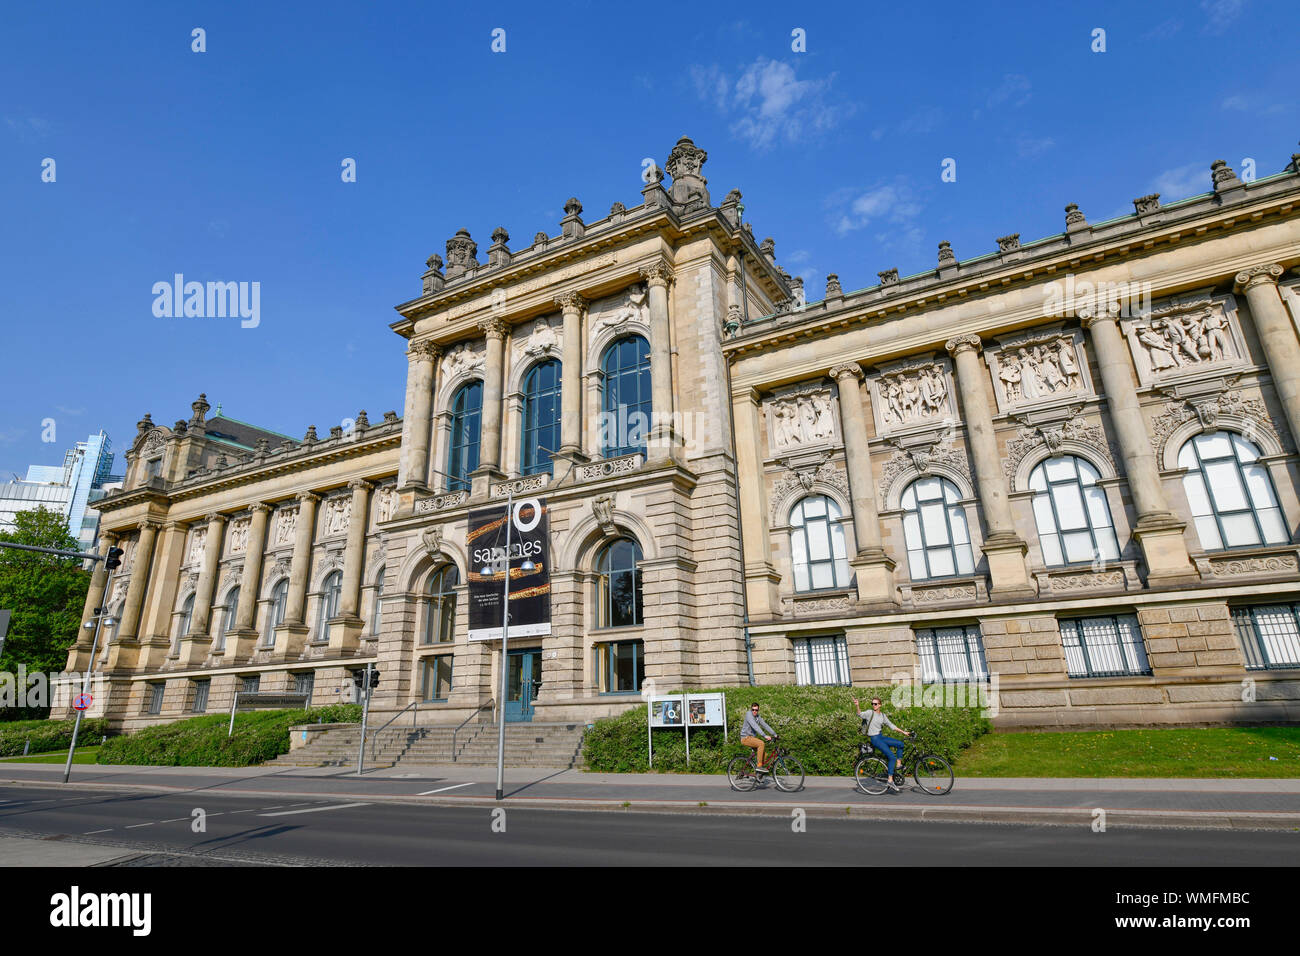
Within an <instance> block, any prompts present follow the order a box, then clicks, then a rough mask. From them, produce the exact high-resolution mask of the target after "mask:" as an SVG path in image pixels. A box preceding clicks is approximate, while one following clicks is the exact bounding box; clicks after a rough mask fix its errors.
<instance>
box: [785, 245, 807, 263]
mask: <svg viewBox="0 0 1300 956" xmlns="http://www.w3.org/2000/svg"><path fill="white" fill-rule="evenodd" d="M811 258H812V253H810V252H809V251H808V250H807V249H796V250H795V251H794V252H792V253H790V255H788V256H786V261H787V262H789V263H790V264H791V265H796V266H797V265H800V264H802V263H805V262H807V261H808V260H809V259H811Z"/></svg>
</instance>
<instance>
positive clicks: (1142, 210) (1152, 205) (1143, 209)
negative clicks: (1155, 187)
mask: <svg viewBox="0 0 1300 956" xmlns="http://www.w3.org/2000/svg"><path fill="white" fill-rule="evenodd" d="M1159 208H1160V194H1159V193H1151V194H1150V195H1149V196H1138V198H1137V199H1134V200H1133V211H1134V212H1136V213H1137V214H1138V215H1139V216H1145V215H1147V214H1148V213H1152V212H1155V211H1156V210H1158V209H1159Z"/></svg>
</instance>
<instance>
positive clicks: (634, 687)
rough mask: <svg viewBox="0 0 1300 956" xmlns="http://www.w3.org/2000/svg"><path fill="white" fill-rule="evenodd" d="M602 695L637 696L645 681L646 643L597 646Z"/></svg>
mask: <svg viewBox="0 0 1300 956" xmlns="http://www.w3.org/2000/svg"><path fill="white" fill-rule="evenodd" d="M596 651H597V657H598V660H599V666H600V692H601V693H602V694H635V693H636V692H637V691H639V690H640V689H641V681H642V680H644V679H645V643H644V642H643V641H618V642H614V643H609V644H598V645H597V646H596Z"/></svg>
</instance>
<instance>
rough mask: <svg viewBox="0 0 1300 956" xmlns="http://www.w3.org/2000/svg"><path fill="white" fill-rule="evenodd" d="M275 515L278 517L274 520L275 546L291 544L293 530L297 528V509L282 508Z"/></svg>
mask: <svg viewBox="0 0 1300 956" xmlns="http://www.w3.org/2000/svg"><path fill="white" fill-rule="evenodd" d="M276 514H277V515H278V517H277V518H276V519H275V544H276V545H277V546H279V545H285V544H293V535H294V530H295V529H296V528H297V526H298V509H297V508H282V509H280V510H279V511H277V512H276Z"/></svg>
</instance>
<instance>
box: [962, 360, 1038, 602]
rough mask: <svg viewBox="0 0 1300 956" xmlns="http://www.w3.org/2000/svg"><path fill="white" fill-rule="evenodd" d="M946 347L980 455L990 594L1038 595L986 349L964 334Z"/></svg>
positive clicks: (978, 479)
mask: <svg viewBox="0 0 1300 956" xmlns="http://www.w3.org/2000/svg"><path fill="white" fill-rule="evenodd" d="M944 348H946V349H947V350H948V351H949V352H950V353H951V354H952V356H953V362H954V363H955V364H956V366H957V388H958V391H960V392H961V405H962V417H963V422H964V424H965V426H966V443H967V445H968V446H969V448H970V452H971V457H972V458H973V459H974V466H975V483H976V486H977V488H978V491H979V497H980V511H981V513H982V514H983V515H984V527H985V535H984V556H985V557H986V558H987V559H988V564H989V577H990V578H991V583H990V588H989V590H990V593H991V594H993V595H994V596H995V597H1003V596H1024V597H1028V596H1033V595H1034V594H1036V593H1037V591H1036V588H1035V587H1034V584H1033V581H1032V579H1031V578H1030V577H1029V571H1028V569H1027V568H1026V566H1025V554H1026V552H1027V551H1028V550H1029V549H1028V546H1027V545H1026V544H1025V542H1024V540H1023V539H1021V537H1020V536H1019V535H1018V534H1016V526H1015V521H1014V520H1013V519H1012V517H1011V502H1010V500H1009V499H1008V497H1007V485H1006V480H1005V479H1004V478H1003V476H1002V455H1001V453H999V451H998V442H997V436H996V435H995V434H994V433H993V415H992V414H991V413H990V411H989V399H988V393H987V391H986V388H985V386H986V384H987V378H986V376H985V374H984V369H983V367H982V366H981V364H980V360H979V353H980V349H981V348H982V345H981V343H980V339H979V336H978V335H959V336H957V337H955V338H952V339H949V340H948V342H947V343H946V344H945V346H944Z"/></svg>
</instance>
